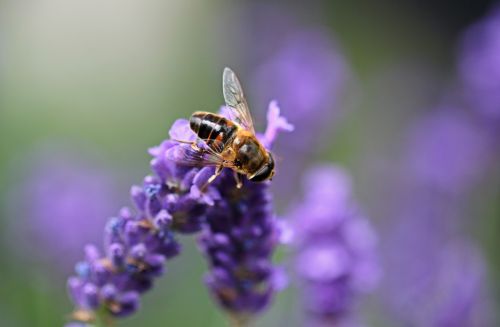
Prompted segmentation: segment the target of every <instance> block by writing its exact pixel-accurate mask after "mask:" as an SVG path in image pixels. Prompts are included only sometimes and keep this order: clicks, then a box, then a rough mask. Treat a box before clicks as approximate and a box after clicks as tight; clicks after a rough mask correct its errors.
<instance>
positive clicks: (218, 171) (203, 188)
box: [201, 166, 224, 192]
mask: <svg viewBox="0 0 500 327" xmlns="http://www.w3.org/2000/svg"><path fill="white" fill-rule="evenodd" d="M223 168H224V166H217V168H215V173H214V174H213V175H212V176H210V178H209V179H208V180H207V182H206V183H205V184H204V185H203V186H202V187H201V191H202V192H204V191H205V190H206V189H207V187H208V185H210V183H212V182H213V181H214V180H215V179H216V178H217V177H218V176H219V175H220V173H221V172H222V169H223Z"/></svg>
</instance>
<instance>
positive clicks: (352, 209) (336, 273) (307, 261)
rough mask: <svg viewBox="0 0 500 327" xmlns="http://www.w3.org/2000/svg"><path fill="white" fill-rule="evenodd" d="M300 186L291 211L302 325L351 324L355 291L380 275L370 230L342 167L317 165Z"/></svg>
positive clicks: (369, 286) (367, 286)
mask: <svg viewBox="0 0 500 327" xmlns="http://www.w3.org/2000/svg"><path fill="white" fill-rule="evenodd" d="M304 190H307V193H306V194H305V199H304V200H303V202H302V203H300V204H299V205H298V206H297V207H296V208H294V209H293V210H292V212H291V214H290V218H291V220H292V222H293V229H294V243H295V246H296V252H297V254H296V259H295V271H296V274H297V276H298V278H299V280H300V284H301V293H302V304H303V308H304V313H305V324H304V326H308V327H312V326H314V327H320V326H321V327H324V326H338V325H343V324H346V323H347V324H350V323H352V322H351V321H350V319H351V318H352V316H351V315H350V314H349V313H350V312H351V311H352V310H353V307H354V300H355V298H356V296H357V295H358V294H360V293H363V292H366V291H369V290H371V289H372V288H373V287H374V286H375V284H376V283H377V281H378V279H379V276H380V268H379V265H378V260H377V258H376V256H375V244H376V237H375V234H374V232H373V230H372V228H371V226H370V224H369V222H368V220H367V219H366V218H365V217H364V216H363V215H362V214H361V213H360V211H359V210H358V208H357V207H356V204H355V203H353V200H352V194H351V181H350V178H349V176H348V175H347V173H346V172H345V171H343V170H341V169H340V168H337V167H334V166H320V167H316V168H314V169H312V170H311V171H310V172H309V173H308V174H307V175H306V178H305V183H304Z"/></svg>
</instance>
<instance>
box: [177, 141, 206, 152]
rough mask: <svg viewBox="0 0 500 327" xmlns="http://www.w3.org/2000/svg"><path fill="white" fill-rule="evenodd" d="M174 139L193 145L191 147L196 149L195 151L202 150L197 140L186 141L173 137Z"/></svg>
mask: <svg viewBox="0 0 500 327" xmlns="http://www.w3.org/2000/svg"><path fill="white" fill-rule="evenodd" d="M172 140H173V141H175V142H179V143H183V144H189V145H191V148H192V149H193V150H194V151H200V150H202V149H201V148H200V147H199V146H198V145H197V144H196V141H184V140H177V139H172Z"/></svg>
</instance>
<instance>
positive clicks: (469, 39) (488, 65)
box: [459, 7, 500, 121]
mask: <svg viewBox="0 0 500 327" xmlns="http://www.w3.org/2000/svg"><path fill="white" fill-rule="evenodd" d="M459 71H460V77H461V78H462V81H463V86H464V92H465V93H466V95H467V96H468V100H469V101H470V105H471V107H472V108H474V109H475V110H478V111H479V112H481V113H482V114H484V115H485V116H486V117H487V118H492V119H495V120H496V121H499V120H500V92H499V91H498V90H500V7H496V8H494V9H493V10H492V11H491V12H490V14H489V15H488V16H487V17H486V18H484V19H483V20H481V21H479V22H477V23H476V24H474V25H472V26H471V27H470V28H469V29H468V30H467V31H466V33H465V34H464V36H463V40H462V44H461V52H460V57H459Z"/></svg>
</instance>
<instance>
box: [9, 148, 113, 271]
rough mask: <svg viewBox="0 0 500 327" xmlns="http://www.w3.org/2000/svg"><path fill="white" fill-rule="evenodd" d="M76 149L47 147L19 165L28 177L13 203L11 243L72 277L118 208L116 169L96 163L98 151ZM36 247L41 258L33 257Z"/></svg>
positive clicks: (20, 182) (14, 194) (14, 192)
mask: <svg viewBox="0 0 500 327" xmlns="http://www.w3.org/2000/svg"><path fill="white" fill-rule="evenodd" d="M75 147H76V146H75V145H72V146H71V147H69V146H64V145H58V144H47V145H43V146H41V147H40V148H38V150H37V151H36V152H34V154H33V155H31V156H29V157H28V158H24V160H23V161H24V164H22V165H18V166H17V167H19V166H20V167H21V169H22V170H23V171H22V172H21V174H22V175H21V176H23V178H18V179H17V181H16V183H15V185H19V186H18V187H17V188H14V189H12V190H11V194H10V197H9V200H8V202H7V203H8V207H9V209H8V215H9V216H10V217H12V218H13V219H11V220H9V228H10V232H9V233H8V234H7V235H9V237H8V239H7V241H8V242H10V243H12V247H13V249H14V250H15V251H16V252H19V251H22V252H23V253H24V254H25V255H22V256H20V257H22V258H29V259H30V260H34V261H35V260H40V261H41V262H43V266H44V267H57V269H59V270H60V271H61V272H63V273H69V271H70V269H71V267H72V265H73V263H74V262H75V261H76V260H77V259H78V257H79V256H80V253H81V249H82V247H83V246H84V245H85V244H86V243H87V242H93V241H97V238H96V236H97V235H99V231H100V230H102V225H103V224H104V222H105V219H104V218H103V217H106V216H108V215H110V214H111V213H112V212H113V210H115V209H114V208H113V206H114V205H116V203H117V201H116V197H115V193H116V192H115V190H114V188H113V186H114V185H113V184H114V181H113V173H112V171H111V169H109V168H107V167H106V166H104V165H99V164H96V163H95V158H94V156H93V153H92V151H88V150H85V148H84V147H82V146H78V148H79V152H78V153H76V152H75V151H74V148H75ZM56 235H57V237H55V236H56ZM20 239H29V240H30V242H29V243H26V242H19V240H20ZM33 248H37V249H40V250H39V251H38V253H39V254H40V256H33V255H32V253H33ZM47 262H50V264H47ZM52 272H53V271H52Z"/></svg>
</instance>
